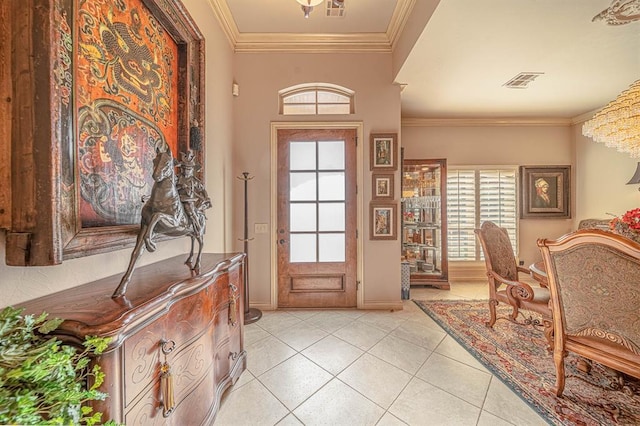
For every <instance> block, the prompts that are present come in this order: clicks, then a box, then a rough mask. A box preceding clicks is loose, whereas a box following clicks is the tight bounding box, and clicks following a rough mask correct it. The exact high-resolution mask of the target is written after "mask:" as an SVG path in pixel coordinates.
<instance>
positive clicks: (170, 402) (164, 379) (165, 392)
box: [160, 362, 175, 417]
mask: <svg viewBox="0 0 640 426" xmlns="http://www.w3.org/2000/svg"><path fill="white" fill-rule="evenodd" d="M160 393H161V394H162V416H163V417H169V416H170V415H171V413H173V410H174V408H175V400H174V398H173V376H172V375H171V367H170V366H169V364H167V363H166V362H163V363H162V366H160Z"/></svg>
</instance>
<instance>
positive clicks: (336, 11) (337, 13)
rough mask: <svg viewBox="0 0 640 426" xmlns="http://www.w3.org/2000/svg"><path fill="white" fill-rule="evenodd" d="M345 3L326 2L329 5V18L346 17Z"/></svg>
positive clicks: (335, 0) (343, 0)
mask: <svg viewBox="0 0 640 426" xmlns="http://www.w3.org/2000/svg"><path fill="white" fill-rule="evenodd" d="M344 2H345V0H326V3H327V16H328V17H335V18H342V17H343V16H344V12H345V10H344Z"/></svg>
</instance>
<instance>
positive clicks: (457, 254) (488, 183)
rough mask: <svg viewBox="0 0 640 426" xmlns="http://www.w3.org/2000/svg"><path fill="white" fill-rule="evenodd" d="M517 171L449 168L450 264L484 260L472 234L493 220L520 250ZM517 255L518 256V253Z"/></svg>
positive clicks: (514, 246) (448, 220)
mask: <svg viewBox="0 0 640 426" xmlns="http://www.w3.org/2000/svg"><path fill="white" fill-rule="evenodd" d="M516 176H517V169H516V168H500V169H497V168H496V169H489V168H449V170H448V171H447V222H448V228H447V234H448V235H447V244H448V255H449V261H479V260H482V259H483V257H482V249H481V248H480V245H479V244H478V242H477V240H476V237H475V234H474V232H473V230H474V229H475V228H479V227H480V225H481V224H482V222H484V221H487V220H490V221H492V222H494V223H496V224H497V225H498V226H501V227H503V228H506V229H507V232H508V233H509V238H510V239H511V245H512V247H513V249H514V251H515V250H517V247H518V244H517V243H518V241H517V229H518V222H517V219H518V214H517V208H516V206H517V198H518V195H517V189H516V188H517V183H516ZM516 254H517V253H516Z"/></svg>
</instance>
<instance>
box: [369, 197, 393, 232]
mask: <svg viewBox="0 0 640 426" xmlns="http://www.w3.org/2000/svg"><path fill="white" fill-rule="evenodd" d="M369 220H370V222H371V223H370V224H369V227H370V228H369V230H370V232H369V239H371V240H395V239H397V238H398V235H397V228H398V226H397V225H398V205H397V204H396V203H371V204H370V205H369Z"/></svg>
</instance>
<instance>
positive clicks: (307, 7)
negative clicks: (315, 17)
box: [296, 0, 324, 18]
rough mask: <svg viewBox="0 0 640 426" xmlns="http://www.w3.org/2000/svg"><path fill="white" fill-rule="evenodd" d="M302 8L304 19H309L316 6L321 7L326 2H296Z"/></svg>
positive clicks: (317, 0) (304, 0)
mask: <svg viewBox="0 0 640 426" xmlns="http://www.w3.org/2000/svg"><path fill="white" fill-rule="evenodd" d="M296 1H297V2H298V3H300V5H301V6H302V11H303V12H304V17H305V18H308V17H309V13H311V11H312V10H313V7H314V6H317V5H319V4H320V3H322V2H323V1H324V0H296Z"/></svg>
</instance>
